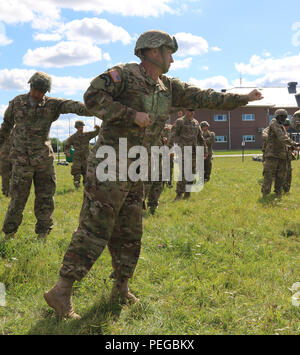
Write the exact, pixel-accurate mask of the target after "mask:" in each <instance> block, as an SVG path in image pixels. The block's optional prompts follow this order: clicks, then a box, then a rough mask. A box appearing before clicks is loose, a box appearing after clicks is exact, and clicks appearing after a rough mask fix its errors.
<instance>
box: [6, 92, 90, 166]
mask: <svg viewBox="0 0 300 355" xmlns="http://www.w3.org/2000/svg"><path fill="white" fill-rule="evenodd" d="M63 113H76V114H77V115H79V116H91V114H90V113H89V112H88V111H87V110H86V108H85V106H84V105H83V104H82V103H81V102H77V101H73V100H64V99H56V98H52V97H47V96H44V97H43V99H42V101H41V102H39V103H38V104H37V105H36V106H32V105H31V104H30V95H29V94H26V95H20V96H17V97H15V98H14V99H13V100H12V101H10V103H9V106H8V108H7V110H6V111H5V114H4V119H3V123H2V125H1V128H0V147H1V145H2V144H3V143H4V141H5V140H6V139H7V137H8V136H9V134H10V132H11V134H12V149H11V152H10V159H11V160H12V162H17V163H18V164H21V165H28V164H29V165H31V166H36V165H39V164H41V163H44V162H52V161H53V159H54V153H53V149H52V146H51V142H50V139H49V131H50V127H51V124H52V122H53V121H55V120H57V119H58V117H59V115H60V114H63Z"/></svg>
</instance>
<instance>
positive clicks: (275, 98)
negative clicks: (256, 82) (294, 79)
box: [226, 86, 300, 108]
mask: <svg viewBox="0 0 300 355" xmlns="http://www.w3.org/2000/svg"><path fill="white" fill-rule="evenodd" d="M254 89H258V90H259V91H261V93H262V95H263V96H264V99H263V100H260V101H253V102H250V103H249V104H248V105H247V107H274V108H281V107H282V108H289V107H290V108H298V107H300V103H299V106H298V104H297V100H296V97H295V95H297V94H299V95H300V88H298V87H297V88H296V93H293V94H290V93H289V91H288V88H287V86H286V87H265V88H254V87H235V88H232V89H228V90H226V92H230V93H235V94H240V95H246V94H248V93H249V92H250V91H252V90H254Z"/></svg>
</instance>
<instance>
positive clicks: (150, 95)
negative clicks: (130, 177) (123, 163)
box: [84, 63, 248, 150]
mask: <svg viewBox="0 0 300 355" xmlns="http://www.w3.org/2000/svg"><path fill="white" fill-rule="evenodd" d="M84 101H85V104H86V107H87V109H88V110H89V111H90V112H92V113H93V114H94V115H95V116H97V117H99V118H100V119H102V120H103V123H102V127H103V131H102V136H101V137H100V139H99V140H98V142H97V144H96V147H95V149H97V147H98V146H99V145H101V144H103V143H104V144H105V145H110V146H114V148H115V149H116V150H118V145H119V138H120V137H122V138H127V143H128V149H130V148H131V147H132V146H135V145H144V146H146V147H149V146H151V145H154V144H155V142H157V140H158V139H159V137H160V136H161V133H162V131H163V129H164V126H165V123H166V122H167V120H168V118H169V114H170V112H171V110H172V107H173V108H174V107H175V108H176V107H180V108H181V107H187V108H194V109H198V108H208V109H224V110H232V109H234V108H237V107H239V106H243V105H246V104H247V103H248V96H247V95H236V94H230V93H226V94H224V93H218V92H215V91H213V90H211V89H210V90H200V89H199V88H197V87H195V86H192V85H189V84H186V83H184V82H181V81H180V80H178V79H171V78H168V77H167V76H165V75H162V76H161V77H160V78H159V79H158V81H157V82H155V81H154V80H153V79H152V78H150V77H149V76H148V75H147V73H146V71H145V69H144V67H143V65H142V64H135V63H129V64H122V65H119V66H116V67H114V68H113V69H110V70H107V71H106V72H105V73H103V74H101V75H99V76H98V77H96V78H95V79H94V80H93V81H92V82H91V85H90V87H89V88H88V89H87V91H86V92H85V94H84ZM137 112H145V113H148V114H149V117H150V120H151V124H150V126H149V127H147V128H146V129H145V128H140V127H139V126H138V125H136V124H135V123H134V120H135V116H136V113H137Z"/></svg>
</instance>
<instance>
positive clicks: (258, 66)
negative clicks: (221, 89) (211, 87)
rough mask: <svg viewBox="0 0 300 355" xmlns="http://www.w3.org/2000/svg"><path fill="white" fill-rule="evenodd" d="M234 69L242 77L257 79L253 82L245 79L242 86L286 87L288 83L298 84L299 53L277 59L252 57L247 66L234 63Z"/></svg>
mask: <svg viewBox="0 0 300 355" xmlns="http://www.w3.org/2000/svg"><path fill="white" fill-rule="evenodd" d="M235 68H236V70H237V71H238V72H240V73H241V74H242V75H243V76H244V77H247V76H254V77H258V78H254V79H253V80H249V79H247V78H245V79H244V80H243V86H246V85H251V86H270V85H273V86H275V85H286V83H287V82H289V81H299V82H300V53H299V54H298V55H293V56H287V57H283V58H277V59H276V58H270V57H267V58H262V57H260V56H258V55H253V56H252V57H251V58H250V60H249V63H248V64H245V63H238V64H237V63H236V64H235ZM235 83H236V82H235Z"/></svg>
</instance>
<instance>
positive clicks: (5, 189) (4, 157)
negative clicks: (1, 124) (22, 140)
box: [0, 136, 12, 197]
mask: <svg viewBox="0 0 300 355" xmlns="http://www.w3.org/2000/svg"><path fill="white" fill-rule="evenodd" d="M11 143H12V141H11V136H10V137H9V138H8V139H7V141H6V142H5V143H4V144H3V146H2V148H1V150H0V175H1V177H2V193H3V195H4V196H6V197H9V195H10V183H11V173H12V164H11V161H10V159H9V153H10V150H11V146H12V144H11Z"/></svg>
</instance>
